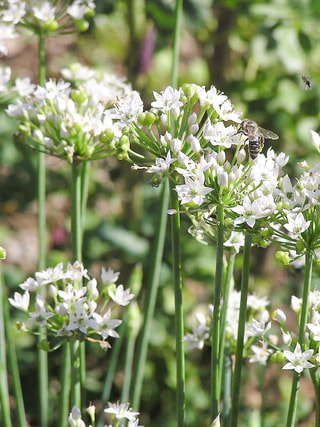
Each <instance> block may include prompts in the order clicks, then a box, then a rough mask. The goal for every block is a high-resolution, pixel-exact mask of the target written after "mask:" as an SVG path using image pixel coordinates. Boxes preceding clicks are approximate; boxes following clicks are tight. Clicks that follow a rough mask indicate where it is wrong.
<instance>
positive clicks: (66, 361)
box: [58, 342, 80, 427]
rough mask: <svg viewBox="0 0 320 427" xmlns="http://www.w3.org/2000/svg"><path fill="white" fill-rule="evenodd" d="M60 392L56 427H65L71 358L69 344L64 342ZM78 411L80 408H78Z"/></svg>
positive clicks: (67, 411)
mask: <svg viewBox="0 0 320 427" xmlns="http://www.w3.org/2000/svg"><path fill="white" fill-rule="evenodd" d="M61 366H62V370H61V381H60V383H61V391H60V405H59V424H58V427H65V425H66V420H67V419H68V413H69V409H70V407H69V395H70V388H71V358H70V343H68V342H65V343H64V345H63V347H62V360H61ZM79 409H80V408H79Z"/></svg>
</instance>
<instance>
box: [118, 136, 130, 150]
mask: <svg viewBox="0 0 320 427" xmlns="http://www.w3.org/2000/svg"><path fill="white" fill-rule="evenodd" d="M116 147H117V148H118V149H119V148H120V149H122V150H128V149H129V148H130V140H129V138H128V137H127V135H122V136H121V137H120V138H119V141H118V142H117V143H116Z"/></svg>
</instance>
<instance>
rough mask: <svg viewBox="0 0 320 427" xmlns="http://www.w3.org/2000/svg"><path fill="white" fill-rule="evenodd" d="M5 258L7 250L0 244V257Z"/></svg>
mask: <svg viewBox="0 0 320 427" xmlns="http://www.w3.org/2000/svg"><path fill="white" fill-rule="evenodd" d="M6 258H7V251H6V250H5V248H3V247H2V246H0V259H6Z"/></svg>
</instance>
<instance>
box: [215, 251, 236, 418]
mask: <svg viewBox="0 0 320 427" xmlns="http://www.w3.org/2000/svg"><path fill="white" fill-rule="evenodd" d="M235 257H236V254H235V252H232V253H229V256H228V260H227V272H226V277H225V279H224V281H223V283H224V289H223V290H222V298H223V304H222V309H221V322H220V344H219V348H220V350H219V390H220V393H221V390H222V387H223V414H222V419H223V425H225V426H226V425H227V423H228V417H229V412H230V396H231V390H230V385H231V371H232V369H231V360H230V354H229V351H227V349H226V347H225V341H226V323H227V312H228V303H229V295H230V292H231V289H232V287H233V270H234V261H235ZM222 382H223V384H222Z"/></svg>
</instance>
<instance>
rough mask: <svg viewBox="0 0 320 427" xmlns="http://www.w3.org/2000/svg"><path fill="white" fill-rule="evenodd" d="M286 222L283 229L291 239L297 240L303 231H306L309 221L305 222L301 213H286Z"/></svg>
mask: <svg viewBox="0 0 320 427" xmlns="http://www.w3.org/2000/svg"><path fill="white" fill-rule="evenodd" d="M287 220H288V223H287V224H284V228H285V229H287V230H288V231H289V232H290V233H291V235H292V237H293V238H297V237H299V236H300V234H302V233H303V232H304V231H306V230H307V229H308V228H309V226H310V224H311V221H306V220H305V218H304V216H303V214H302V212H300V213H298V215H296V214H292V213H288V214H287Z"/></svg>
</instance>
